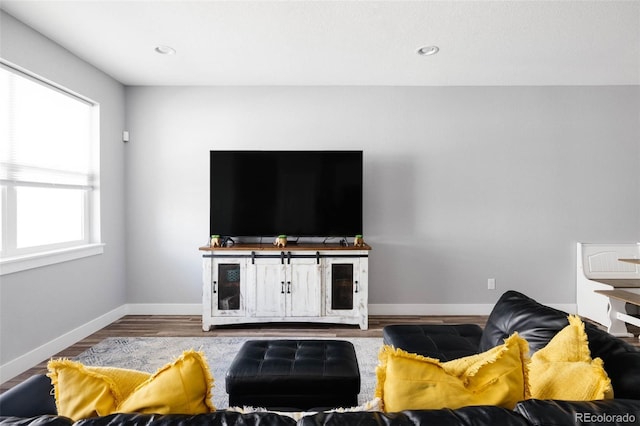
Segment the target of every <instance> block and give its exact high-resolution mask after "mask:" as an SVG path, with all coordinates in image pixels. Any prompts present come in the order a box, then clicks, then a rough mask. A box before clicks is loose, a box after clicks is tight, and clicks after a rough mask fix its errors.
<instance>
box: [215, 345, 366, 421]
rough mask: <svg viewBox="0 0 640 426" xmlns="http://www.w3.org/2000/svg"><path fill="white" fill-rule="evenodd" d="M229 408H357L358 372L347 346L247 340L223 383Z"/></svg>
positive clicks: (352, 353)
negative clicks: (224, 383) (246, 406)
mask: <svg viewBox="0 0 640 426" xmlns="http://www.w3.org/2000/svg"><path fill="white" fill-rule="evenodd" d="M226 386H227V393H228V394H229V406H230V407H232V406H243V405H248V406H254V407H268V408H282V407H287V408H296V409H300V410H308V409H310V408H313V407H351V406H355V405H358V393H360V370H359V369H358V360H357V359H356V352H355V349H354V348H353V345H352V344H351V343H350V342H346V341H341V340H249V341H247V342H245V343H244V344H243V345H242V347H241V348H240V351H239V352H238V354H237V355H236V357H235V358H234V360H233V362H232V363H231V366H230V367H229V371H228V372H227V377H226Z"/></svg>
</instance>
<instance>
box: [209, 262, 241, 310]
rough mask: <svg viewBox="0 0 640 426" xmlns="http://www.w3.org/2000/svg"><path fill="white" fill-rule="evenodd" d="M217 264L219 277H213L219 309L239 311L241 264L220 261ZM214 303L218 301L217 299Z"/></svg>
mask: <svg viewBox="0 0 640 426" xmlns="http://www.w3.org/2000/svg"><path fill="white" fill-rule="evenodd" d="M217 266H218V268H217V271H216V272H217V277H215V276H214V278H213V279H214V281H213V293H214V296H217V310H218V311H237V310H239V309H240V264H238V263H219V264H218V265H217ZM216 293H217V294H216ZM214 303H216V302H215V299H214Z"/></svg>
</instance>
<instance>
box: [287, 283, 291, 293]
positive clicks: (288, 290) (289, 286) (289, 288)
mask: <svg viewBox="0 0 640 426" xmlns="http://www.w3.org/2000/svg"><path fill="white" fill-rule="evenodd" d="M287 293H289V294H291V281H287Z"/></svg>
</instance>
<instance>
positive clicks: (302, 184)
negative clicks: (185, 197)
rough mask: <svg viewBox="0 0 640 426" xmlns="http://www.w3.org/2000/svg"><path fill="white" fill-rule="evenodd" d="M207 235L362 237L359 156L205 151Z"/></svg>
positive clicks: (360, 156)
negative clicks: (208, 181)
mask: <svg viewBox="0 0 640 426" xmlns="http://www.w3.org/2000/svg"><path fill="white" fill-rule="evenodd" d="M210 155H211V162H210V164H211V165H210V167H211V173H210V175H211V185H210V190H211V195H210V197H211V198H210V205H211V210H210V233H211V235H221V236H223V237H241V236H244V237H248V236H259V237H262V236H275V235H282V234H284V235H288V236H297V237H345V236H353V235H357V234H362V151H211V153H210Z"/></svg>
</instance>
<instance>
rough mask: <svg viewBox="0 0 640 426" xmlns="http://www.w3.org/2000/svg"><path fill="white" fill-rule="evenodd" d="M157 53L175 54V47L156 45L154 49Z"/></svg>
mask: <svg viewBox="0 0 640 426" xmlns="http://www.w3.org/2000/svg"><path fill="white" fill-rule="evenodd" d="M154 50H155V51H156V52H157V53H159V54H161V55H175V54H176V49H174V48H173V47H170V46H156V48H155V49H154Z"/></svg>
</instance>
